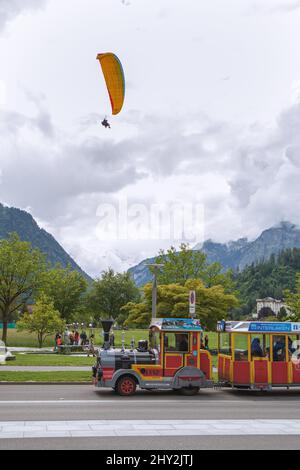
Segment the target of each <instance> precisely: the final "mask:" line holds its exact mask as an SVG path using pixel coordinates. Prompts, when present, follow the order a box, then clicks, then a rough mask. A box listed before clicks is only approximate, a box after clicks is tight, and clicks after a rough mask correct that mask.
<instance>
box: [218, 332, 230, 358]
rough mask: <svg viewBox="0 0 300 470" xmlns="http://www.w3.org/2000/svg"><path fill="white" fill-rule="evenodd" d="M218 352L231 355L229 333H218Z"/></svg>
mask: <svg viewBox="0 0 300 470" xmlns="http://www.w3.org/2000/svg"><path fill="white" fill-rule="evenodd" d="M219 344H220V351H219V352H220V353H221V354H228V355H230V356H231V335H230V334H229V333H221V334H220V343H219Z"/></svg>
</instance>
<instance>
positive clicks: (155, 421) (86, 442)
mask: <svg viewBox="0 0 300 470" xmlns="http://www.w3.org/2000/svg"><path fill="white" fill-rule="evenodd" d="M220 420H226V421H220ZM245 420H247V421H245ZM9 427H10V432H11V433H12V436H13V433H15V436H14V437H17V436H18V437H22V438H20V439H19V438H18V439H16V438H11V439H7V438H6V439H0V449H8V448H11V449H15V448H30V449H32V448H34V449H38V448H42V449H44V448H45V449H46V448H58V449H59V448H70V449H72V448H74V449H76V448H83V449H93V448H95V449H99V448H103V449H150V450H151V449H195V448H196V449H207V448H213V449H218V448H220V449H223V448H233V449H238V448H241V449H243V448H255V449H260V448H280V449H291V448H299V446H300V392H299V391H294V390H291V391H289V392H286V391H277V392H272V393H269V394H267V395H264V394H259V393H250V392H236V391H231V390H228V391H213V390H207V391H202V392H201V393H199V395H197V396H196V397H182V396H179V395H176V394H174V393H170V392H157V391H156V392H146V391H140V392H139V393H137V395H136V396H135V397H133V398H121V397H118V396H116V395H115V394H114V393H113V392H111V391H110V390H102V391H101V392H99V391H96V390H95V389H94V388H93V387H91V386H87V385H85V386H84V385H79V386H77V385H71V386H69V385H59V386H56V385H52V386H43V385H32V386H30V385H26V386H21V385H19V386H16V385H3V386H0V437H1V432H2V435H3V436H4V435H5V437H7V432H8V430H9ZM25 427H26V428H25ZM24 428H25V431H26V432H25V431H24ZM130 432H132V434H131V435H130ZM30 433H31V434H30ZM45 433H46V434H45ZM47 433H48V434H47ZM51 433H52V434H51ZM76 433H77V434H76ZM78 433H79V434H78ZM87 433H88V434H87ZM93 433H94V434H93ZM95 433H96V434H97V437H96V436H95ZM101 433H103V434H104V435H102V436H101V437H100V435H99V434H101ZM170 434H171V435H170ZM195 434H196V435H195ZM29 435H31V436H32V437H35V438H34V439H33V438H31V439H30V438H26V437H28V436H29ZM71 435H72V436H76V435H77V436H80V437H70V436H71ZM42 436H48V437H42ZM24 437H25V438H24ZM49 437H51V439H49Z"/></svg>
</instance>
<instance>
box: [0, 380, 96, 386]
mask: <svg viewBox="0 0 300 470" xmlns="http://www.w3.org/2000/svg"><path fill="white" fill-rule="evenodd" d="M1 385H93V383H92V382H29V381H28V382H13V381H11V382H1V381H0V386H1Z"/></svg>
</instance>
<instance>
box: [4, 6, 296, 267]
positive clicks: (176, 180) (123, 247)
mask: <svg viewBox="0 0 300 470" xmlns="http://www.w3.org/2000/svg"><path fill="white" fill-rule="evenodd" d="M89 1H90V8H87V7H86V2H84V1H83V0H72V1H70V0H61V1H60V2H57V1H56V0H48V2H47V9H44V10H43V11H42V13H41V14H40V15H37V16H35V15H27V16H26V18H25V17H24V18H23V17H22V13H23V12H25V11H29V10H31V9H32V10H33V9H37V8H39V7H40V6H44V5H45V2H40V1H36V2H34V1H31V2H29V1H27V2H26V0H20V1H12V0H9V1H7V2H4V1H1V0H0V29H1V28H2V29H3V27H4V25H5V24H6V22H8V21H10V20H13V19H14V18H16V16H17V15H19V20H18V21H17V20H16V21H14V22H11V24H10V29H9V35H7V36H6V35H3V36H2V38H1V39H2V41H1V44H0V52H1V55H2V56H3V62H2V63H3V70H2V71H1V74H2V76H1V80H2V82H3V83H4V84H5V87H6V100H5V101H6V103H3V104H5V106H6V108H5V109H3V108H2V111H1V112H0V148H1V153H0V175H1V180H0V200H1V201H2V202H5V203H7V204H9V205H15V206H18V207H22V208H26V207H27V208H28V207H30V208H31V211H32V214H33V215H34V216H35V217H36V218H37V219H38V220H39V221H40V223H41V224H42V225H43V226H44V227H45V228H46V229H48V230H49V231H50V232H51V233H53V235H54V236H55V237H57V239H58V240H59V241H60V242H61V243H62V244H63V246H64V247H65V248H66V249H67V250H68V251H69V252H70V254H71V255H73V256H74V257H75V259H76V261H77V262H78V263H79V264H80V265H81V266H82V267H83V268H85V269H86V270H87V271H88V272H89V273H90V274H93V275H99V273H100V271H101V270H102V269H104V268H105V267H107V266H108V265H112V266H113V267H115V268H116V269H122V268H123V269H125V268H127V267H128V266H129V265H130V264H132V263H134V262H138V261H139V260H141V259H142V258H144V257H147V256H151V255H153V254H155V253H157V251H158V249H159V248H160V247H165V248H166V247H167V246H169V244H170V242H171V240H153V239H149V240H148V241H145V240H127V241H126V240H113V239H109V240H107V241H103V240H100V239H99V236H98V233H97V227H98V224H99V217H97V208H98V206H99V204H105V203H109V204H116V203H117V201H118V199H119V198H122V197H123V198H124V197H126V198H127V199H128V201H129V203H130V204H134V203H141V204H144V206H145V207H146V208H150V207H151V205H153V204H159V203H160V204H166V205H171V204H172V203H174V202H182V203H187V204H190V203H192V204H196V203H197V204H200V205H201V204H202V205H203V206H204V210H205V224H204V236H205V238H214V239H217V240H219V241H227V240H228V239H230V238H238V237H240V236H250V237H251V236H255V235H257V234H258V233H259V231H260V230H262V229H264V228H266V227H267V226H269V225H272V224H274V223H277V222H279V221H280V220H281V219H285V220H287V219H290V220H291V221H292V222H295V223H298V224H299V223H300V219H299V217H300V216H299V214H298V210H297V203H296V202H297V201H299V189H298V187H299V184H298V181H299V176H300V175H299V169H300V165H299V161H300V157H299V149H300V142H299V137H298V134H299V132H298V130H299V128H300V111H299V106H300V105H299V103H298V102H297V100H294V101H293V103H294V104H293V106H290V103H291V84H294V85H292V87H293V90H295V94H294V96H295V97H296V90H297V89H298V88H297V87H298V85H296V83H297V80H298V79H299V76H300V65H298V62H299V61H296V60H295V57H298V50H297V47H298V46H297V44H298V42H299V40H300V33H299V31H298V29H299V28H298V25H297V21H296V20H297V15H296V14H295V15H294V16H296V19H294V18H292V15H289V16H287V15H286V14H283V13H284V12H282V14H281V13H280V11H279V10H278V11H277V14H276V15H261V18H260V21H259V22H258V21H257V20H256V18H254V17H253V15H252V16H251V15H245V8H246V7H247V8H248V9H249V7H250V6H251V5H253V2H252V0H245V4H244V3H243V5H239V6H237V2H236V0H228V2H226V5H225V3H224V1H223V0H212V1H211V2H195V1H194V0H186V1H185V2H182V1H181V0H166V1H165V2H164V5H163V8H162V5H161V4H160V3H159V2H158V3H156V2H150V1H148V0H140V1H139V2H134V1H132V2H130V3H131V5H130V8H123V5H126V4H127V3H128V2H127V1H125V2H121V1H120V0H97V1H96V0H89ZM122 3H123V5H122ZM265 5H266V7H268V8H269V11H270V8H271V7H272V4H271V2H269V1H268V2H267V3H266V4H265ZM280 5H281V6H283V3H279V2H278V3H276V6H277V7H278V8H279V6H280ZM285 5H286V6H288V5H289V8H292V7H293V8H296V2H288V4H285ZM273 6H274V7H275V4H274V2H273ZM4 7H5V8H4ZM1 12H2V13H1ZM70 12H72V14H70ZM287 18H289V19H290V22H289V23H287V21H286V19H287ZM21 20H22V21H21ZM153 31H155V34H154V33H153ZM199 31H200V32H201V35H200V33H199ZM278 31H280V35H278ZM20 50H21V51H22V54H19V52H20ZM101 50H113V51H115V52H116V53H117V54H118V55H119V56H120V57H121V58H122V62H123V63H124V68H125V73H126V77H127V80H128V82H129V86H128V87H127V94H126V102H125V107H124V112H123V113H121V114H120V115H119V116H117V117H115V118H113V119H112V129H111V130H109V131H107V130H105V129H104V128H102V127H101V126H100V125H99V122H100V121H101V119H102V118H103V116H104V114H105V113H107V112H109V99H108V96H107V93H106V89H105V86H104V82H103V79H102V78H101V74H100V69H99V64H97V63H96V60H95V57H96V53H97V52H99V51H101ZM12 57H14V58H15V59H16V60H12V59H11V58H12ZM283 109H285V111H282V110H283ZM276 118H277V119H276ZM133 222H134V221H133ZM133 226H134V224H133V223H132V224H131V229H132V227H133ZM200 232H202V229H201V227H199V240H198V241H201V236H202V235H201V233H200Z"/></svg>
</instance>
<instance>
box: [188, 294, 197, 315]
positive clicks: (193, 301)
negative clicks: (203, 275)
mask: <svg viewBox="0 0 300 470" xmlns="http://www.w3.org/2000/svg"><path fill="white" fill-rule="evenodd" d="M189 312H190V315H195V313H196V292H195V291H194V290H191V291H190V297H189Z"/></svg>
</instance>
